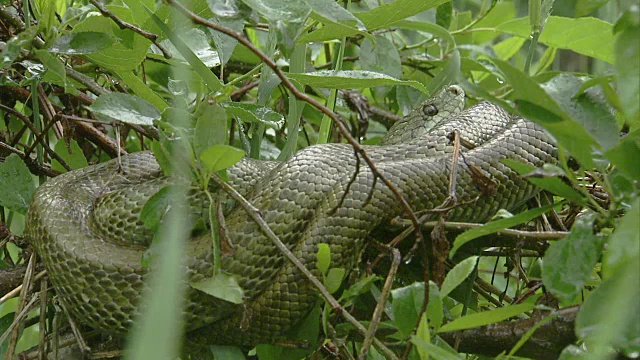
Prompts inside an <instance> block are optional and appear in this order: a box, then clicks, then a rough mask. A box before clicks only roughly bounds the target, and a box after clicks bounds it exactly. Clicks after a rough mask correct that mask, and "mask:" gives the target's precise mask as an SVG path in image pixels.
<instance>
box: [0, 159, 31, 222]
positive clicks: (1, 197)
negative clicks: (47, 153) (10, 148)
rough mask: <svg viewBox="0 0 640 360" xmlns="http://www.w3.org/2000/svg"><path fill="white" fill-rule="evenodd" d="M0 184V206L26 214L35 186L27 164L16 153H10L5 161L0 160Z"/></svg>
mask: <svg viewBox="0 0 640 360" xmlns="http://www.w3.org/2000/svg"><path fill="white" fill-rule="evenodd" d="M0 184H2V191H0V206H4V207H6V208H7V209H9V210H13V211H15V212H17V213H20V214H26V213H27V209H28V208H29V203H30V202H31V197H32V196H33V193H34V192H35V190H36V187H35V185H34V184H33V180H32V179H31V173H30V172H29V169H28V168H27V165H25V164H24V162H23V161H22V159H20V157H19V156H18V155H16V154H11V155H9V156H8V157H7V158H6V160H5V162H0Z"/></svg>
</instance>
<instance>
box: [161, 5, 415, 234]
mask: <svg viewBox="0 0 640 360" xmlns="http://www.w3.org/2000/svg"><path fill="white" fill-rule="evenodd" d="M166 2H168V3H169V4H170V5H173V6H175V7H176V8H177V9H179V10H180V11H182V12H183V13H184V14H185V15H186V16H187V17H189V18H190V19H191V21H193V22H194V23H196V24H199V25H203V26H206V27H209V28H211V29H213V30H216V31H219V32H221V33H223V34H225V35H228V36H231V37H232V38H234V39H236V40H238V42H239V43H241V44H242V45H244V46H246V47H247V48H248V49H249V50H251V52H253V53H254V54H256V55H257V56H258V57H259V58H260V60H262V62H263V63H265V64H266V65H267V66H268V67H270V68H271V69H272V70H273V72H274V73H275V74H276V75H277V76H278V78H280V80H281V81H282V84H283V85H284V86H285V87H286V88H287V89H288V90H289V91H290V92H291V93H292V94H293V95H294V96H295V97H296V98H297V99H298V100H301V101H305V102H307V103H309V104H311V105H312V106H313V107H315V108H316V109H318V110H320V111H321V112H322V113H323V114H326V115H327V116H329V117H330V118H331V119H332V120H333V123H334V124H335V125H336V126H337V127H338V129H339V130H340V133H342V135H343V136H344V137H345V139H347V141H348V142H349V144H351V146H353V148H354V149H355V151H357V152H358V153H359V154H360V156H362V159H363V160H364V161H365V162H366V163H367V165H368V166H369V168H370V169H371V172H372V173H373V175H374V177H375V178H380V180H382V182H384V184H385V185H386V186H387V187H388V188H389V189H390V190H391V192H392V193H393V195H394V196H395V197H396V199H397V200H398V201H399V202H400V204H401V205H402V207H403V209H404V210H405V212H406V213H407V214H408V215H409V218H410V219H411V222H412V223H413V226H414V228H415V231H416V237H417V238H418V241H421V240H423V238H422V233H421V232H420V223H419V222H418V218H417V217H416V215H415V213H414V212H413V210H412V209H411V206H410V205H409V203H408V202H407V200H405V198H404V197H403V196H402V194H401V193H400V191H399V190H398V188H396V187H395V186H394V185H393V184H392V183H391V182H390V181H389V180H388V179H387V178H386V177H384V176H383V175H382V173H380V171H379V170H378V168H377V167H376V166H375V164H374V163H373V161H372V160H371V158H369V156H368V155H367V154H366V152H365V151H364V148H363V147H362V145H360V144H359V143H358V142H357V141H356V140H355V139H354V138H353V136H351V134H350V133H349V130H348V129H347V128H346V126H345V125H344V122H343V121H342V118H341V117H340V116H339V115H338V114H336V113H334V112H333V111H331V110H330V109H329V108H327V107H326V106H324V105H322V104H321V103H319V102H318V101H317V100H315V99H313V98H311V97H309V96H307V95H306V94H305V93H302V92H300V90H298V88H296V86H295V85H294V84H293V83H292V82H291V80H289V78H287V76H286V75H285V74H284V73H283V72H282V70H280V68H279V67H278V65H277V64H276V63H275V62H274V61H273V60H271V59H270V58H269V57H268V56H267V55H265V54H264V53H263V52H262V51H261V50H260V49H258V48H257V47H256V46H255V45H253V44H252V43H251V42H250V41H249V40H248V39H247V38H245V37H244V36H243V35H242V34H240V33H237V32H235V31H233V30H230V29H227V28H225V27H222V26H219V25H217V24H214V23H212V22H210V21H208V20H206V19H203V18H201V17H200V16H198V15H196V14H194V13H193V12H191V11H190V10H188V9H187V8H185V7H184V5H182V4H180V3H178V2H176V1H175V0H166Z"/></svg>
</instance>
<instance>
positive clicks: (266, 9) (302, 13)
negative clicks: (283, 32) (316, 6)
mask: <svg viewBox="0 0 640 360" xmlns="http://www.w3.org/2000/svg"><path fill="white" fill-rule="evenodd" d="M242 2H243V3H245V4H246V5H248V6H249V7H250V8H251V9H252V10H255V11H257V12H258V13H259V14H260V15H262V16H264V17H265V18H266V19H267V20H269V21H272V22H276V21H282V22H304V20H305V19H306V18H307V16H308V15H309V12H310V11H311V9H310V8H309V6H308V5H307V4H306V2H304V1H290V0H269V1H264V0H242Z"/></svg>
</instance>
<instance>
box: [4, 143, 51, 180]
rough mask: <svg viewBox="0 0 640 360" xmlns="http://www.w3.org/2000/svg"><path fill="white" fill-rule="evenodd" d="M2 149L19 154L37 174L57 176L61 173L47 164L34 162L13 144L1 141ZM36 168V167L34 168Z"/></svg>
mask: <svg viewBox="0 0 640 360" xmlns="http://www.w3.org/2000/svg"><path fill="white" fill-rule="evenodd" d="M0 149H4V150H7V151H9V152H12V153H14V154H16V155H18V156H20V158H21V159H22V160H23V161H24V162H25V164H27V166H28V167H29V169H30V170H31V172H32V173H34V174H36V175H40V174H43V175H46V176H49V177H56V176H58V175H60V173H59V172H58V171H56V170H53V169H51V168H50V167H47V166H41V165H40V164H38V163H36V162H34V161H32V160H31V158H28V157H25V156H24V152H22V151H20V150H18V149H16V148H14V147H13V146H10V145H7V144H5V143H3V142H2V141H0ZM32 168H34V169H35V170H34V169H32Z"/></svg>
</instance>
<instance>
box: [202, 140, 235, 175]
mask: <svg viewBox="0 0 640 360" xmlns="http://www.w3.org/2000/svg"><path fill="white" fill-rule="evenodd" d="M244 154H245V153H244V151H242V150H240V149H236V148H234V147H232V146H228V145H213V146H211V147H209V148H208V149H206V150H204V151H203V152H202V153H200V161H201V162H202V165H203V166H204V167H205V168H206V169H207V170H208V171H209V172H211V173H214V172H218V171H220V170H223V169H226V168H228V167H231V166H232V165H233V164H235V163H237V162H238V161H240V160H242V158H243V157H244Z"/></svg>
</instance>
